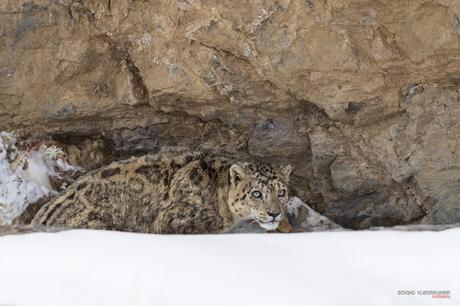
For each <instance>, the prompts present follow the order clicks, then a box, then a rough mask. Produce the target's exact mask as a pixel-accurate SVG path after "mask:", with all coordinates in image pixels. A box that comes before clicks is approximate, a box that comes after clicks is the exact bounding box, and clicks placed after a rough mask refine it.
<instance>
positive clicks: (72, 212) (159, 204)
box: [32, 152, 290, 233]
mask: <svg viewBox="0 0 460 306" xmlns="http://www.w3.org/2000/svg"><path fill="white" fill-rule="evenodd" d="M289 173H290V167H289V166H287V167H285V168H283V169H282V171H279V172H276V171H274V170H273V169H272V168H271V167H270V166H268V165H261V164H252V163H235V162H232V161H231V160H229V159H226V158H221V157H209V156H205V155H203V154H201V153H182V154H177V153H164V152H162V153H159V154H157V155H146V156H143V157H139V158H132V159H129V160H125V161H120V162H115V163H112V164H111V165H108V166H106V167H103V168H100V169H98V170H95V171H92V172H90V173H88V174H86V175H84V176H82V177H81V178H79V179H78V180H77V181H76V182H75V183H74V184H72V185H71V186H70V187H69V188H68V189H67V190H66V191H65V192H64V193H63V194H62V195H61V196H59V197H57V198H55V199H54V200H52V201H50V202H48V203H47V204H45V205H44V206H43V207H42V208H41V209H40V210H39V211H38V213H37V214H36V215H35V217H34V219H33V220H32V224H35V225H46V226H52V227H64V228H91V229H107V230H120V231H131V232H144V233H219V232H227V231H231V229H232V228H234V227H235V226H237V225H238V224H240V222H242V221H247V220H254V221H256V222H257V223H259V224H260V225H261V227H263V228H265V229H267V230H274V229H276V228H277V227H278V224H279V222H280V221H281V219H283V218H284V213H283V210H282V206H283V205H284V203H285V202H286V201H287V182H288V177H289ZM255 190H257V191H258V192H260V193H261V197H260V198H258V199H257V198H254V196H253V192H254V191H255ZM280 190H285V191H286V193H285V195H283V196H279V191H280ZM269 214H272V216H270V215H269Z"/></svg>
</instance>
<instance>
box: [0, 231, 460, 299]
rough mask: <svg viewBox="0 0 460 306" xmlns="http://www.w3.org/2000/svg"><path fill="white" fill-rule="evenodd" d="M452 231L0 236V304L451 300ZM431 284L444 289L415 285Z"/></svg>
mask: <svg viewBox="0 0 460 306" xmlns="http://www.w3.org/2000/svg"><path fill="white" fill-rule="evenodd" d="M459 236H460V229H451V230H446V231H441V232H398V231H361V232H353V231H346V232H315V233H299V234H231V235H214V236H210V235H202V236H199V235H197V236H166V235H165V236H161V235H143V234H133V233H117V232H104V231H67V232H60V233H54V234H49V233H48V234H45V233H38V234H28V235H13V236H4V237H0V250H2V252H0V273H1V277H0V305H17V306H29V305H30V306H32V305H33V306H41V305H43V306H62V305H65V306H83V305H84V306H92V305H94V306H104V305H107V306H118V305H120V306H126V305H136V306H143V305H145V306H147V305H161V306H168V305H174V306H178V305H187V306H193V305H197V306H198V305H199V306H217V305H228V306H245V305H248V306H249V305H250V306H255V305H264V306H270V305H276V306H280V305H289V306H297V305H302V306H305V305H313V306H361V305H362V306H374V305H376V306H379V305H382V306H383V305H385V306H388V305H392V306H411V305H416V306H423V305H460V299H459V295H460V291H459V290H460V286H459V284H460V265H459V263H458V260H459V258H460V240H459V239H458V238H459ZM430 290H438V291H439V290H441V291H446V292H447V293H448V295H447V294H446V295H438V296H436V295H433V294H430V292H425V293H424V292H422V291H430ZM418 291H421V292H420V293H419V292H418Z"/></svg>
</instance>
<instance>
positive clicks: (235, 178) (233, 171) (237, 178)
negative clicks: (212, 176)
mask: <svg viewBox="0 0 460 306" xmlns="http://www.w3.org/2000/svg"><path fill="white" fill-rule="evenodd" d="M245 176H246V173H245V172H244V168H243V167H241V166H240V165H238V164H233V165H232V166H231V167H230V183H231V184H232V185H233V187H236V185H238V183H239V182H241V181H242V180H243V178H244V177H245Z"/></svg>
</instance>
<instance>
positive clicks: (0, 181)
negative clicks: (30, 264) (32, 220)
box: [0, 132, 79, 225]
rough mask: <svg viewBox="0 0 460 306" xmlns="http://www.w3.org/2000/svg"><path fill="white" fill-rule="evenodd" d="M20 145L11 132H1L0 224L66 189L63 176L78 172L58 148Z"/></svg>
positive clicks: (47, 145)
mask: <svg viewBox="0 0 460 306" xmlns="http://www.w3.org/2000/svg"><path fill="white" fill-rule="evenodd" d="M19 143H20V142H18V140H17V139H16V137H15V135H14V134H13V133H8V132H0V225H7V224H11V222H12V221H13V219H14V218H15V217H17V216H18V215H20V214H21V213H22V212H23V211H24V210H25V209H26V208H27V206H28V205H30V204H32V203H35V202H37V201H38V200H39V199H41V198H43V197H45V196H47V195H50V194H54V193H56V192H57V191H60V190H62V189H63V188H65V187H66V174H68V173H73V172H75V171H78V170H79V168H78V167H75V166H72V165H70V164H69V163H68V162H67V160H66V154H65V152H64V151H63V150H62V149H61V148H58V147H56V146H54V145H49V144H41V145H38V146H30V147H27V149H19V147H21V146H19V145H18V144H19ZM52 182H54V186H55V185H56V182H57V183H58V184H59V186H57V187H56V186H55V187H53V183H52Z"/></svg>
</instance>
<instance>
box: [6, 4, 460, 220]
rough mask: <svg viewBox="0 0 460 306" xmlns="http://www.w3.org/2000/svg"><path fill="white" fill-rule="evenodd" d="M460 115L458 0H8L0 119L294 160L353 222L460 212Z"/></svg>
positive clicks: (133, 148) (109, 138)
mask: <svg viewBox="0 0 460 306" xmlns="http://www.w3.org/2000/svg"><path fill="white" fill-rule="evenodd" d="M459 116H460V3H459V2H458V1H457V0H414V1H400V0H388V1H374V0H371V1H369V0H366V1H364V0H350V1H336V0H327V1H326V0H308V1H306V0H278V1H275V0H273V1H271V0H265V1H259V0H255V1H243V0H221V1H215V0H177V1H145V0H144V1H141V0H118V1H111V0H2V1H0V130H16V131H18V132H19V133H22V134H24V135H34V136H37V135H47V136H50V137H52V138H54V139H56V140H60V141H63V142H65V143H67V144H68V145H70V146H74V147H78V146H81V145H82V144H84V143H85V142H88V141H94V140H99V141H101V140H102V143H103V144H104V145H105V146H106V150H107V151H108V152H110V155H111V156H112V155H116V156H118V157H120V156H125V155H130V154H137V153H143V152H153V151H157V150H159V148H160V147H162V146H164V145H167V146H177V145H180V146H187V147H190V148H194V149H202V150H208V151H212V152H217V153H219V154H232V155H237V156H240V157H241V158H242V159H249V158H256V159H259V160H260V159H261V160H264V161H267V162H272V163H279V164H285V163H291V164H292V165H293V166H294V174H293V178H292V179H293V184H292V185H293V193H295V194H297V195H298V196H299V197H300V198H301V199H302V200H305V201H306V202H308V203H309V204H310V205H311V206H312V207H313V208H315V209H316V210H318V211H319V212H321V213H323V214H324V215H325V216H327V217H328V218H330V219H331V220H333V221H334V222H336V223H338V224H340V225H342V226H344V227H349V228H367V227H370V226H392V225H399V224H408V223H433V224H442V223H455V222H459V221H460V156H459V152H460V136H459V135H460V120H459V119H460V118H459ZM86 162H88V161H86Z"/></svg>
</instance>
